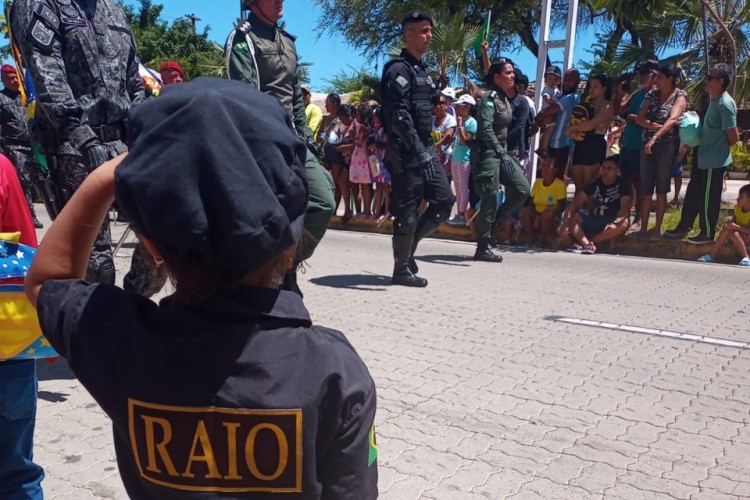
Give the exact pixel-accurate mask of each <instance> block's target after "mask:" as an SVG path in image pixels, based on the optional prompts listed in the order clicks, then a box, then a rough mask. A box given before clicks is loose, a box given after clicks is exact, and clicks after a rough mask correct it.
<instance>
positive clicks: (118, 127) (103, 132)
mask: <svg viewBox="0 0 750 500" xmlns="http://www.w3.org/2000/svg"><path fill="white" fill-rule="evenodd" d="M91 130H93V131H94V134H96V138H97V139H98V140H99V142H102V143H106V142H115V141H124V140H125V139H126V138H127V129H126V127H125V122H119V123H117V124H115V125H100V126H97V127H91ZM33 136H34V138H35V139H36V140H37V142H38V143H39V145H40V146H41V148H42V152H43V153H44V154H45V155H48V156H54V155H56V154H58V148H59V147H60V146H61V145H63V144H64V142H65V141H61V140H60V138H59V137H58V135H57V134H56V133H55V131H54V130H51V129H49V128H46V127H45V128H44V129H41V128H36V129H34V131H33Z"/></svg>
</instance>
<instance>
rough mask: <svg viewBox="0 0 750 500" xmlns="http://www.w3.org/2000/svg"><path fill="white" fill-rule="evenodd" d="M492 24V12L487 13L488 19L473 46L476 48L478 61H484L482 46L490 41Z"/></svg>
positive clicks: (475, 53)
mask: <svg viewBox="0 0 750 500" xmlns="http://www.w3.org/2000/svg"><path fill="white" fill-rule="evenodd" d="M491 23H492V12H487V17H486V18H485V20H484V22H483V23H482V27H481V28H480V29H479V33H477V37H476V38H475V39H474V43H473V44H472V45H471V46H472V47H473V48H474V55H476V57H477V59H479V60H480V61H481V60H482V44H483V43H484V42H486V41H489V39H490V25H491Z"/></svg>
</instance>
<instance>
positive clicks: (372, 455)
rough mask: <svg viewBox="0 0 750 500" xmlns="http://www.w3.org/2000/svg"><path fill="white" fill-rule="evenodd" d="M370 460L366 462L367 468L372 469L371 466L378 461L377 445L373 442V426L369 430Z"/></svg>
mask: <svg viewBox="0 0 750 500" xmlns="http://www.w3.org/2000/svg"><path fill="white" fill-rule="evenodd" d="M368 441H369V442H370V458H369V459H368V460H367V466H368V467H372V464H374V463H375V461H376V460H377V459H378V443H377V442H376V440H375V424H373V425H372V428H371V429H370V439H369V440H368Z"/></svg>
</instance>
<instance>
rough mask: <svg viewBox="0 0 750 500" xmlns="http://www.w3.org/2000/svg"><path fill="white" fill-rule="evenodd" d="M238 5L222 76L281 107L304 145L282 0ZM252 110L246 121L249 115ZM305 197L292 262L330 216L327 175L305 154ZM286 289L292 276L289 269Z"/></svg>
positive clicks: (312, 244) (307, 253)
mask: <svg viewBox="0 0 750 500" xmlns="http://www.w3.org/2000/svg"><path fill="white" fill-rule="evenodd" d="M240 1H241V2H242V9H243V10H249V11H250V14H249V16H248V17H247V19H245V20H244V21H242V22H241V23H240V25H239V26H238V27H237V28H236V29H235V30H234V31H233V32H232V33H231V34H230V35H229V38H228V39H227V42H226V47H225V52H226V59H227V74H228V75H229V78H231V79H233V80H240V81H243V82H246V83H248V84H250V85H252V86H253V87H254V88H257V89H258V90H260V91H261V92H265V93H267V94H270V95H272V96H274V97H275V98H276V99H278V100H279V102H280V103H281V105H282V106H283V107H284V110H285V111H286V113H287V115H288V117H289V119H290V121H291V123H293V124H294V127H295V128H296V130H297V133H298V134H300V135H301V136H302V137H304V138H305V140H306V141H307V142H308V144H309V145H311V146H312V145H313V144H314V143H315V138H314V137H313V133H312V131H311V130H310V127H309V126H308V124H307V117H306V115H305V103H304V98H303V96H302V88H301V86H300V82H299V80H298V79H297V66H298V57H297V49H296V47H295V44H294V41H295V37H294V36H292V35H290V34H289V33H287V32H286V31H285V30H283V29H281V28H280V27H279V26H278V22H279V20H280V19H281V18H282V16H283V15H284V11H283V5H284V2H283V0H240ZM254 116H255V115H254V114H253V115H250V116H248V118H247V119H248V120H252V119H254ZM305 171H306V172H307V181H308V183H309V185H310V201H309V204H308V207H307V214H306V215H305V231H306V232H307V235H306V237H305V240H304V241H303V243H302V244H301V245H300V249H299V254H298V255H297V260H298V261H302V260H305V259H308V258H310V257H311V256H312V254H313V252H314V250H315V248H316V247H317V245H318V243H320V240H322V239H323V236H324V235H325V232H326V229H327V228H328V223H329V222H330V220H331V216H332V215H333V211H334V209H335V203H334V198H333V191H334V187H333V179H332V178H331V174H329V173H328V172H327V171H326V170H325V169H324V168H323V166H322V165H321V164H320V162H319V161H318V159H317V158H316V157H315V155H314V154H313V153H312V152H310V154H308V155H307V158H306V161H305ZM290 276H292V282H293V283H291V286H292V288H294V289H296V290H297V291H298V290H299V289H298V288H297V287H296V275H294V273H291V274H290Z"/></svg>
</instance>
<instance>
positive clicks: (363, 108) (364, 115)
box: [357, 102, 372, 128]
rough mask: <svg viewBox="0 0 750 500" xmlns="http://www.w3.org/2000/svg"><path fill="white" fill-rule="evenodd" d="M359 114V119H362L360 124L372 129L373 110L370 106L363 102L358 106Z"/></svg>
mask: <svg viewBox="0 0 750 500" xmlns="http://www.w3.org/2000/svg"><path fill="white" fill-rule="evenodd" d="M357 113H358V114H359V118H361V119H362V121H360V123H361V124H362V125H366V126H368V127H370V128H372V108H371V107H370V105H369V104H367V103H364V102H363V103H362V104H360V105H359V106H357Z"/></svg>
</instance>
